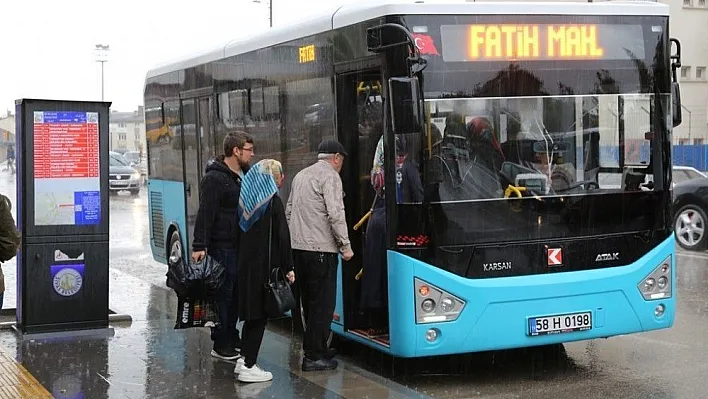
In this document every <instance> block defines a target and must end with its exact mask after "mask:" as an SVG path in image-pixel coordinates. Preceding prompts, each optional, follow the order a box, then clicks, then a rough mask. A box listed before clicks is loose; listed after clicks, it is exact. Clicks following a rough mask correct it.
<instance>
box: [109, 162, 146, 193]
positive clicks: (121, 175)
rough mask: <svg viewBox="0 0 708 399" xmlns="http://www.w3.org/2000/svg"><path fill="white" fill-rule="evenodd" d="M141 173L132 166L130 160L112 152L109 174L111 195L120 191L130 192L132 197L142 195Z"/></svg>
mask: <svg viewBox="0 0 708 399" xmlns="http://www.w3.org/2000/svg"><path fill="white" fill-rule="evenodd" d="M141 181H142V177H141V176H140V172H138V171H137V170H135V169H133V168H132V167H131V166H130V163H129V162H128V160H126V159H125V157H123V155H121V154H119V153H117V152H113V151H111V152H110V167H109V172H108V189H109V190H110V193H111V194H114V193H118V192H119V191H130V194H132V195H138V194H140V182H141Z"/></svg>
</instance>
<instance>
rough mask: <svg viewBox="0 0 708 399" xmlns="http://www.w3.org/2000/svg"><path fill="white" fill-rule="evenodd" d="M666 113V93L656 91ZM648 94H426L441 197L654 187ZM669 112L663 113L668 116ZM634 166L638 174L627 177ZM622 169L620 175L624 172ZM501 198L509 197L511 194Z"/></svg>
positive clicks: (480, 197) (651, 97) (467, 198)
mask: <svg viewBox="0 0 708 399" xmlns="http://www.w3.org/2000/svg"><path fill="white" fill-rule="evenodd" d="M659 97H660V101H662V102H663V104H664V105H663V106H662V107H661V108H663V109H664V111H665V112H666V111H668V110H669V108H668V101H669V96H668V95H661V96H659ZM654 99H655V95H653V94H627V95H592V96H548V97H515V98H473V99H469V98H466V99H440V100H428V101H427V104H426V105H427V107H428V112H429V115H430V116H431V123H432V124H434V125H435V128H436V129H434V131H438V132H440V134H441V135H440V138H439V139H437V140H435V143H434V146H433V148H432V150H433V151H432V155H433V157H434V158H435V160H437V162H438V164H439V166H440V172H441V176H440V180H441V181H440V183H441V184H440V186H439V200H440V201H471V200H491V199H503V198H505V189H506V188H507V187H508V186H509V185H513V186H516V187H524V188H525V189H526V190H528V192H529V193H530V194H531V193H532V194H534V195H540V196H547V195H556V194H557V195H570V194H584V193H601V192H602V190H600V189H609V190H618V189H626V190H630V187H629V186H628V185H632V184H635V185H636V187H635V189H636V190H653V189H654V186H653V185H652V184H647V183H649V182H650V181H653V180H654V179H655V177H654V176H653V175H654V170H653V168H650V161H651V143H652V141H653V140H651V139H652V138H653V136H652V134H651V132H653V131H654V130H655V129H654V128H653V126H652V109H654V105H653V104H654V103H655V102H654ZM666 118H668V115H666ZM629 168H632V169H633V170H635V169H636V171H637V172H636V173H638V174H641V176H639V177H638V179H639V180H636V179H634V180H633V179H631V178H628V177H627V176H626V170H627V169H629ZM623 174H625V179H624V180H623V179H622V175H623ZM506 197H509V195H508V193H507V195H506Z"/></svg>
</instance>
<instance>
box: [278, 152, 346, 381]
mask: <svg viewBox="0 0 708 399" xmlns="http://www.w3.org/2000/svg"><path fill="white" fill-rule="evenodd" d="M317 152H318V155H317V157H318V161H317V163H315V164H314V165H311V166H309V167H307V168H305V169H303V170H301V171H300V172H299V173H298V174H297V175H295V178H294V179H293V182H292V187H291V189H290V197H289V198H288V204H287V207H286V210H285V214H286V217H287V219H288V225H289V227H290V241H291V246H292V249H293V260H294V263H295V273H296V274H297V276H298V283H299V285H300V295H301V300H302V303H303V308H304V311H305V318H306V320H307V331H306V332H305V334H304V342H303V349H304V350H305V358H304V359H303V361H302V370H303V371H318V370H334V369H336V368H337V361H336V360H334V359H333V357H334V352H333V351H331V350H330V349H328V348H327V338H328V336H329V329H330V324H331V323H332V314H333V313H334V306H335V298H336V293H337V292H336V290H337V264H338V255H340V254H341V255H342V259H344V260H345V261H347V260H349V259H351V258H352V256H354V253H353V252H352V247H351V244H350V242H349V233H348V232H347V221H346V218H345V215H344V190H343V188H342V179H341V178H340V176H339V173H340V172H341V171H342V165H343V164H344V158H345V157H346V156H347V153H346V151H345V149H344V146H342V144H341V143H339V142H338V141H333V140H325V141H323V142H321V143H320V145H319V146H318V148H317Z"/></svg>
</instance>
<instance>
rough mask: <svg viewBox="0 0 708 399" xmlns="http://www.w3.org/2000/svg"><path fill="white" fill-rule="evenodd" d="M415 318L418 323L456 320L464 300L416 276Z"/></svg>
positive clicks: (463, 305)
mask: <svg viewBox="0 0 708 399" xmlns="http://www.w3.org/2000/svg"><path fill="white" fill-rule="evenodd" d="M414 296H415V319H416V323H418V324H425V323H437V322H442V321H453V320H457V318H458V317H460V313H462V309H464V307H465V301H463V300H462V299H460V298H458V297H456V296H454V295H452V294H450V293H449V292H445V291H443V290H441V289H440V288H438V287H436V286H434V285H431V284H428V283H426V282H425V281H423V280H420V279H418V278H416V279H415V280H414Z"/></svg>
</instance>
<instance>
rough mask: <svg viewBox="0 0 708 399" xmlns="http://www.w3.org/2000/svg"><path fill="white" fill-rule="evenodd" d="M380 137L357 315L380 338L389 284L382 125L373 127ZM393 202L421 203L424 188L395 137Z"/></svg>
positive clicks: (385, 321) (385, 327)
mask: <svg viewBox="0 0 708 399" xmlns="http://www.w3.org/2000/svg"><path fill="white" fill-rule="evenodd" d="M376 129H377V130H378V132H379V133H378V134H379V135H380V138H379V141H378V144H377V146H376V153H375V154H374V160H373V165H372V169H371V185H372V187H373V189H374V191H375V192H376V197H375V199H374V206H373V212H372V214H371V218H370V219H369V222H368V225H367V227H366V235H365V241H364V254H363V274H362V276H361V297H360V303H359V306H360V311H361V312H362V313H364V315H365V316H366V318H367V319H368V325H369V334H370V335H383V334H386V333H387V331H388V299H387V298H388V284H387V275H388V269H387V267H386V263H387V262H386V247H387V245H386V242H387V229H386V201H385V198H386V197H385V173H384V142H383V139H384V138H383V135H382V134H381V133H382V129H381V124H377V125H376ZM395 143H396V169H395V170H396V193H395V194H396V202H397V203H420V202H422V201H423V184H422V182H421V180H420V175H419V173H418V170H419V167H418V165H417V163H416V162H415V160H414V159H413V158H410V157H408V149H407V145H406V144H407V141H406V139H405V137H403V136H396V138H395Z"/></svg>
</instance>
